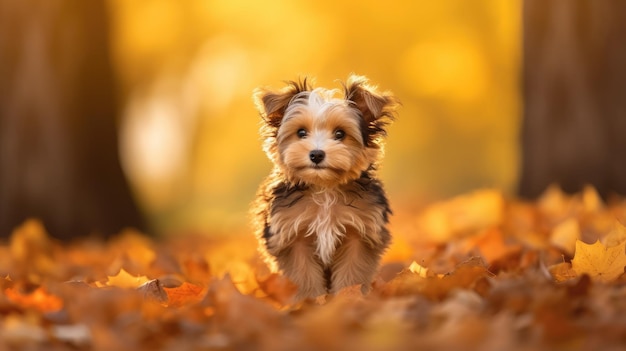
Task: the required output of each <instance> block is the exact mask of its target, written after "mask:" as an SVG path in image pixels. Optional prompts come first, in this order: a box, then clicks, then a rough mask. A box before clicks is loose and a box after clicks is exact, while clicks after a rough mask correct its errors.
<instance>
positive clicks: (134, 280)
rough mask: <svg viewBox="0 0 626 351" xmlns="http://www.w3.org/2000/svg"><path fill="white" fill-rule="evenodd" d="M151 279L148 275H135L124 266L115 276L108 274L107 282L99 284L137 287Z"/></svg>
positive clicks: (127, 287) (128, 287)
mask: <svg viewBox="0 0 626 351" xmlns="http://www.w3.org/2000/svg"><path fill="white" fill-rule="evenodd" d="M148 281H150V279H148V277H146V276H143V275H142V276H138V277H135V276H133V275H132V274H130V273H128V272H126V270H124V268H122V269H120V271H119V273H117V274H116V275H114V276H108V279H107V281H106V283H105V284H97V285H98V287H103V286H116V287H118V288H126V289H136V288H138V287H140V286H141V285H142V284H145V283H146V282H148Z"/></svg>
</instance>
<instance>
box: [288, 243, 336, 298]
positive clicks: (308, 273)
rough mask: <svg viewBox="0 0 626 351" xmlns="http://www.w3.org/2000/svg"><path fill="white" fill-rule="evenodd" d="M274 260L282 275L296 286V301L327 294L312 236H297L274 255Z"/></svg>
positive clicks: (324, 278) (322, 270)
mask: <svg viewBox="0 0 626 351" xmlns="http://www.w3.org/2000/svg"><path fill="white" fill-rule="evenodd" d="M276 260H277V262H278V268H279V269H280V270H281V271H282V272H283V274H284V275H285V276H286V277H287V278H289V280H291V281H292V282H293V283H294V284H296V285H297V286H298V294H297V296H296V298H297V299H303V298H314V297H317V296H320V295H324V294H326V293H327V292H328V291H327V282H326V276H325V274H324V268H323V267H322V263H321V261H320V260H319V258H318V257H317V256H316V254H315V240H314V238H313V236H304V235H300V236H298V237H297V238H296V239H295V240H293V242H291V243H290V244H289V246H287V247H285V248H283V249H282V250H280V252H278V253H277V254H276Z"/></svg>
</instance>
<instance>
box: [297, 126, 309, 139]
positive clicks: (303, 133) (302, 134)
mask: <svg viewBox="0 0 626 351" xmlns="http://www.w3.org/2000/svg"><path fill="white" fill-rule="evenodd" d="M306 135H307V132H306V129H304V128H300V129H298V138H300V139H302V138H304V137H306Z"/></svg>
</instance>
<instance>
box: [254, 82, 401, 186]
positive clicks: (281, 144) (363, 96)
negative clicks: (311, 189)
mask: <svg viewBox="0 0 626 351" xmlns="http://www.w3.org/2000/svg"><path fill="white" fill-rule="evenodd" d="M366 83H367V80H366V79H365V78H364V77H359V76H351V77H350V78H349V79H348V81H347V82H346V84H344V88H345V90H344V96H343V97H342V98H337V97H336V95H337V94H338V91H337V90H327V89H323V88H315V89H312V88H311V87H309V85H308V84H307V81H306V79H305V80H304V81H302V82H298V83H296V82H291V83H290V85H289V86H288V87H287V88H285V89H283V90H281V91H271V90H267V89H259V90H258V91H257V92H256V93H255V99H256V102H257V106H258V108H259V111H260V112H261V116H262V117H263V120H264V125H263V127H262V128H261V130H262V133H263V135H264V137H265V146H264V148H265V151H266V153H267V154H268V156H269V157H270V159H271V160H272V161H273V162H274V163H275V164H276V165H277V166H278V167H279V168H280V170H281V171H282V172H283V173H284V174H285V177H286V178H287V180H289V181H290V182H292V183H296V184H305V185H314V186H320V187H330V186H334V185H339V184H345V183H347V182H348V181H350V180H352V179H357V178H359V177H360V176H361V173H362V172H363V171H366V170H367V169H368V168H369V167H370V166H372V165H374V164H375V163H376V162H377V160H378V158H379V157H380V155H381V153H382V138H383V137H384V135H385V126H386V125H387V124H388V123H389V122H390V121H391V119H392V116H393V112H394V109H395V106H396V101H395V99H394V98H393V97H392V96H391V95H390V94H388V93H377V92H376V91H375V89H374V88H373V87H370V86H368V85H367V84H366Z"/></svg>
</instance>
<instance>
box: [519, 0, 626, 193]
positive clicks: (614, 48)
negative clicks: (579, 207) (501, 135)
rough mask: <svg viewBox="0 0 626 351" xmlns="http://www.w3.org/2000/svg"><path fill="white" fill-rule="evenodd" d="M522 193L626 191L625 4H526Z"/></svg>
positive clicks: (538, 0) (537, 0)
mask: <svg viewBox="0 0 626 351" xmlns="http://www.w3.org/2000/svg"><path fill="white" fill-rule="evenodd" d="M523 11H524V13H523V17H524V18H523V21H524V26H523V27H524V29H523V37H524V54H523V55H524V56H523V62H524V72H523V81H524V88H523V92H524V99H525V110H524V122H523V129H522V143H523V146H522V147H523V161H522V176H521V181H520V189H519V191H520V193H521V195H522V196H526V197H535V196H537V195H538V194H540V193H541V192H542V191H543V190H544V189H545V188H546V186H547V185H548V184H550V183H558V184H560V185H561V187H562V188H563V189H564V190H566V191H568V192H574V191H577V190H579V189H581V187H582V186H583V185H584V184H592V185H594V186H595V187H596V188H597V189H598V191H599V192H600V193H601V194H602V195H604V196H607V195H609V194H611V193H614V192H615V193H620V194H626V137H625V136H626V40H624V34H626V2H624V1H621V0H602V1H587V0H575V1H574V0H553V1H544V0H525V1H524V10H523Z"/></svg>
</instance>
